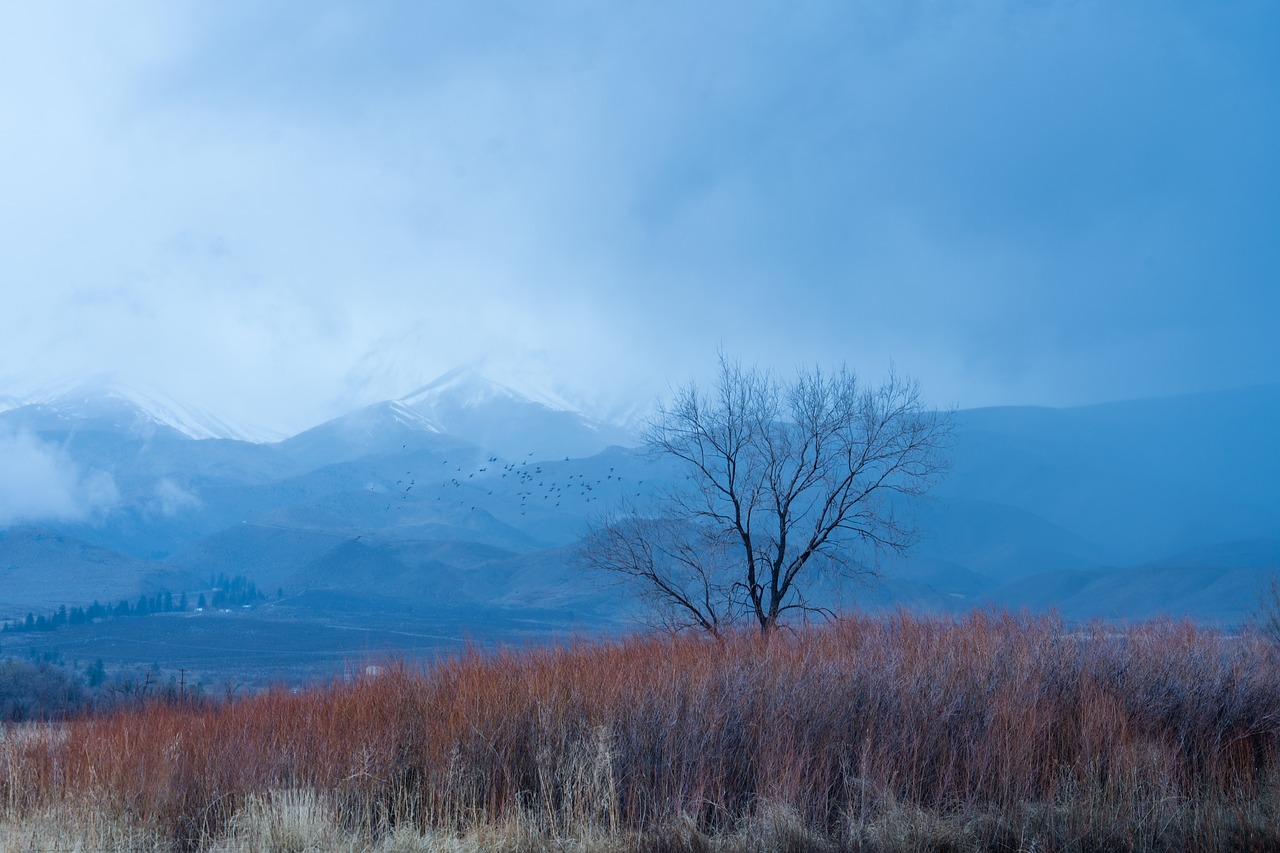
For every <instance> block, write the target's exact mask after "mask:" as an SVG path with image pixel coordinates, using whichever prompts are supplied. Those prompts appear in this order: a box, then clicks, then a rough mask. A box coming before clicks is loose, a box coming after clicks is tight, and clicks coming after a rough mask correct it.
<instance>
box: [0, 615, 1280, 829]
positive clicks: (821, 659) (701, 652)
mask: <svg viewBox="0 0 1280 853" xmlns="http://www.w3.org/2000/svg"><path fill="white" fill-rule="evenodd" d="M0 809H2V812H0V814H2V816H3V817H2V819H0V827H2V828H0V848H3V849H6V850H8V849H20V850H28V849H30V850H44V849H49V850H52V849H59V850H67V849H85V850H89V849H102V848H117V849H138V850H240V849H243V850H278V851H285V850H289V851H302V850H388V851H389V850H400V851H410V850H459V851H461V850H481V849H485V850H488V849H499V850H583V851H589V850H609V851H621V850H669V851H683V850H687V851H703V850H706V851H712V850H715V851H738V850H743V851H745V850H757V849H771V850H796V851H800V850H830V851H837V850H957V851H959V850H1037V851H1050V850H1072V851H1077V850H1078V851H1090V850H1099V851H1100V850H1117V849H1126V850H1170V851H1172V850H1187V849H1217V850H1235V849H1238V850H1255V849H1257V850H1264V849H1276V848H1277V847H1280V654H1278V653H1277V650H1276V649H1275V648H1274V647H1272V646H1271V645H1269V644H1267V643H1265V642H1263V641H1262V640H1261V638H1259V637H1256V636H1253V635H1250V634H1244V635H1240V636H1228V635H1224V634H1220V633H1215V632H1211V631H1208V630H1205V629H1201V628H1197V627H1194V626H1192V625H1190V624H1186V623H1175V622H1158V623H1148V624H1143V625H1139V626H1134V627H1130V628H1127V629H1125V630H1123V631H1117V630H1116V629H1115V628H1113V627H1109V626H1105V625H1096V626H1092V627H1089V628H1086V629H1078V628H1075V627H1068V626H1067V625H1065V624H1063V623H1062V622H1060V621H1058V620H1055V619H1052V618H1041V617H1034V618H1033V617H1024V616H1013V615H1009V614H1003V613H975V614H972V615H969V616H966V617H964V618H961V619H927V618H923V617H915V616H909V615H904V614H899V615H896V616H893V617H890V618H884V619H871V618H847V619H842V620H839V621H838V622H835V623H832V624H830V625H826V626H822V627H814V628H804V629H800V630H797V631H794V632H793V631H783V632H780V633H778V634H776V635H774V636H772V637H771V638H768V639H767V640H766V639H762V638H760V637H758V636H754V635H749V634H744V635H739V636H733V637H729V638H727V639H725V640H724V641H722V642H717V641H712V640H707V639H703V638H698V637H668V636H640V637H632V638H629V639H625V640H619V641H616V642H596V643H579V644H571V645H560V646H553V647H541V648H532V649H524V650H521V649H514V648H512V649H507V650H491V651H487V652H481V651H476V650H473V651H470V652H465V653H462V654H458V655H454V656H451V657H447V658H442V659H441V660H440V661H438V662H437V663H435V664H433V665H430V666H426V667H422V666H419V665H417V664H409V663H402V664H398V665H397V664H395V663H391V664H389V665H387V666H385V668H383V669H381V670H379V671H376V672H375V673H374V674H363V675H360V676H359V677H357V678H356V679H355V680H354V681H351V682H342V681H335V682H334V683H332V684H331V685H329V686H324V687H315V688H312V689H309V690H305V691H302V692H297V693H295V692H290V691H288V690H285V689H279V690H273V691H270V692H266V693H263V694H259V695H252V696H247V697H244V698H240V699H237V700H235V701H230V702H221V703H209V702H170V703H151V704H148V705H145V706H144V707H141V708H138V709H135V710H132V711H119V712H115V713H112V714H111V715H108V716H102V717H97V718H90V719H83V720H74V721H70V722H67V723H64V724H59V725H57V726H34V727H30V726H29V727H26V728H23V729H11V730H9V731H8V732H7V733H6V739H5V741H4V742H3V746H2V747H0Z"/></svg>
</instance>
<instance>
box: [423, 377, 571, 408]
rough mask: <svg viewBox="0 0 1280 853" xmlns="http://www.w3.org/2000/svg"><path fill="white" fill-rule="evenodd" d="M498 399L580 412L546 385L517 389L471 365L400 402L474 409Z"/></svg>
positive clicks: (435, 406)
mask: <svg viewBox="0 0 1280 853" xmlns="http://www.w3.org/2000/svg"><path fill="white" fill-rule="evenodd" d="M498 401H514V402H519V403H536V404H538V405H540V406H544V407H546V408H548V409H551V410H552V411H557V412H575V413H579V414H580V412H578V408H577V407H575V406H574V405H573V404H572V403H570V402H569V401H567V400H565V399H564V398H563V397H561V396H559V395H557V394H555V393H554V392H552V391H548V390H545V389H532V388H525V389H523V390H520V391H517V390H516V389H515V388H512V387H511V386H510V385H505V384H503V383H501V382H495V381H494V380H492V379H489V378H487V377H485V376H482V375H480V374H479V373H477V372H476V371H475V370H472V369H471V368H469V367H458V368H455V369H453V370H450V371H449V372H448V373H445V374H444V375H442V376H440V377H438V378H437V379H435V380H434V381H432V382H430V383H428V384H427V385H424V386H423V387H421V388H419V389H418V390H417V391H414V392H413V393H411V394H406V395H405V396H403V397H401V398H400V399H399V401H398V402H400V403H403V404H404V405H406V406H410V407H412V408H414V409H418V410H432V409H446V410H447V409H475V408H478V407H480V406H485V405H489V404H492V403H494V402H498Z"/></svg>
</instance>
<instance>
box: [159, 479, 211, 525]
mask: <svg viewBox="0 0 1280 853" xmlns="http://www.w3.org/2000/svg"><path fill="white" fill-rule="evenodd" d="M148 505H149V507H150V508H151V509H153V510H155V511H158V512H159V513H160V514H161V515H163V516H165V517H166V518H172V517H173V516H175V515H177V514H178V513H180V512H182V511H183V510H188V509H195V508H196V507H198V506H200V498H199V497H197V496H196V495H195V494H194V493H192V492H189V491H187V490H186V489H184V488H182V487H181V486H179V485H178V484H177V483H175V482H173V480H170V479H169V478H168V477H165V478H163V479H161V480H157V481H156V487H155V492H154V494H153V495H152V500H151V501H150V502H149V504H148Z"/></svg>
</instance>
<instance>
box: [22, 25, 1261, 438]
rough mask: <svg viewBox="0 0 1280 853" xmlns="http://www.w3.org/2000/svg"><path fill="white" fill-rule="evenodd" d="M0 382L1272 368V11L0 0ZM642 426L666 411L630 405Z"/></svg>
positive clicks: (231, 401) (1034, 377) (943, 375)
mask: <svg viewBox="0 0 1280 853" xmlns="http://www.w3.org/2000/svg"><path fill="white" fill-rule="evenodd" d="M0 7H2V8H3V20H4V26H3V27H0V277H2V278H0V287H2V292H3V306H0V308H2V313H0V317H2V318H3V319H2V320H0V324H2V331H3V333H2V334H0V367H2V368H3V369H2V370H0V374H2V375H0V381H3V380H11V381H14V382H17V383H24V382H29V381H32V380H40V381H42V380H44V379H47V378H53V377H64V376H67V375H73V374H79V373H90V372H98V371H103V370H109V371H118V372H120V373H121V374H123V375H125V376H128V377H133V378H134V379H136V380H138V381H140V382H145V383H149V384H152V385H155V386H158V387H160V388H162V389H165V390H167V391H169V392H170V393H171V394H173V395H174V396H175V397H177V398H179V399H181V400H184V401H187V402H190V403H192V404H194V405H196V406H200V407H204V408H206V409H209V410H211V411H213V412H215V413H218V414H222V415H224V416H227V417H231V418H235V419H239V420H242V421H248V422H250V423H256V424H259V425H263V426H267V427H272V428H275V429H278V430H281V431H286V432H288V431H293V430H296V429H300V428H303V427H306V426H309V425H311V424H313V423H315V422H317V421H319V420H321V419H323V418H324V417H327V416H330V415H333V414H336V413H338V412H339V411H341V410H343V409H345V408H347V407H349V406H351V405H354V404H357V403H363V402H372V401H374V400H379V399H386V398H389V397H393V396H399V395H401V394H404V393H407V392H409V391H411V390H413V389H414V388H415V387H416V386H418V385H421V384H423V383H425V382H427V381H429V380H430V379H432V378H434V377H435V376H436V375H437V374H439V373H441V372H443V371H445V370H447V369H449V368H451V367H454V366H455V365H459V364H464V363H471V364H478V365H480V366H481V368H482V369H483V370H488V371H490V372H492V373H494V374H495V375H497V376H500V377H508V378H515V379H519V380H521V381H529V382H532V383H537V384H542V385H546V386H551V387H554V388H555V389H557V390H560V391H563V392H567V393H570V394H573V395H578V396H583V397H588V398H593V399H608V398H610V397H617V398H620V399H625V398H626V397H628V396H630V395H637V394H638V395H640V396H642V397H645V396H646V395H652V394H653V393H655V391H660V390H661V389H663V388H666V387H667V385H668V383H676V382H679V381H681V380H683V379H685V378H688V377H691V376H697V375H700V374H705V373H706V372H708V370H709V369H710V367H711V366H712V364H713V362H714V359H715V354H716V349H717V347H718V346H723V347H724V348H725V349H726V350H727V351H729V352H731V353H737V354H740V355H742V356H743V357H744V358H745V359H746V360H748V361H758V362H759V363H761V364H764V365H770V366H774V367H777V368H780V369H783V370H784V371H786V370H790V369H791V368H792V367H794V366H795V365H797V364H800V363H813V362H821V363H827V364H831V363H838V362H840V361H847V362H849V363H850V364H851V365H853V366H855V367H857V368H859V369H860V370H861V371H862V372H864V373H866V374H868V375H872V376H875V375H878V374H879V373H881V372H882V371H883V370H884V369H885V367H886V366H887V365H888V364H889V362H890V360H892V361H894V362H895V363H896V365H897V367H898V369H899V370H900V371H901V372H904V373H908V374H911V375H914V376H916V377H918V378H919V379H920V380H921V382H922V384H923V387H924V391H925V393H926V395H927V396H928V397H929V398H930V399H932V400H935V401H937V402H939V403H946V404H958V405H960V406H964V407H967V406H976V405H985V404H992V403H1044V404H1051V405H1064V404H1075V403H1084V402H1097V401H1102V400H1109V399H1117V398H1124V397H1133V396H1151V395H1158V394H1166V393H1176V392H1181V391H1192V390H1204V389H1212V388H1223V387H1237V386H1242V385H1249V384H1256V383H1262V382H1276V381H1280V332H1278V327H1280V157H1277V155H1276V152H1277V151H1280V50H1277V47H1276V46H1277V45H1280V4H1277V3H1274V2H1269V0H1259V2H1231V0H1223V2H1215V3H1201V2H1195V3H1177V2H1169V0H1161V2H1126V0H1102V1H1101V2H1065V0H1064V2H1056V0H1019V2H1008V3H1002V2H909V0H884V2H879V0H875V1H874V2H873V1H872V0H868V2H859V0H841V2H833V3H821V2H811V3H792V2H788V3H781V2H779V3H744V2H740V0H734V2H723V3H687V2H682V3H655V2H646V3H629V4H628V3H621V2H618V3H614V2H607V3H599V2H534V3H530V2H524V1H523V0H520V2H512V3H508V4H501V3H483V2H475V0H463V2H404V3H395V2H382V3H379V2H318V1H317V0H306V2H296V3H288V2H271V3H261V2H257V0H254V2H228V0H218V2H204V3H181V2H173V0H161V2H154V3H146V2H125V0H116V2H111V3H78V4H71V3H19V2H2V3H0ZM647 398H651V397H647Z"/></svg>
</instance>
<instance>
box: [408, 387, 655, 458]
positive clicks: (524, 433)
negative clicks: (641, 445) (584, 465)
mask: <svg viewBox="0 0 1280 853" xmlns="http://www.w3.org/2000/svg"><path fill="white" fill-rule="evenodd" d="M396 402H397V403H399V404H400V405H403V406H405V407H407V408H409V409H411V410H412V411H414V412H417V413H419V414H420V415H422V416H424V417H427V418H429V419H431V420H432V421H434V422H436V423H439V424H440V425H441V427H442V428H443V429H444V431H446V432H448V433H449V434H451V435H453V436H455V437H457V438H460V439H463V440H465V441H469V442H471V443H473V444H475V445H478V446H479V447H482V448H484V449H485V450H487V451H492V452H494V453H497V454H498V455H500V456H503V457H505V458H508V459H524V458H527V457H529V456H533V457H536V458H538V459H552V458H558V457H565V456H571V457H584V456H590V455H592V454H595V453H599V452H600V451H601V450H604V449H605V448H606V447H609V446H611V445H623V446H627V445H634V444H635V443H636V440H635V436H634V435H633V434H632V433H631V431H629V430H627V429H625V428H623V427H619V426H617V425H614V424H609V423H604V422H601V421H598V420H595V419H594V418H591V417H590V416H588V415H586V414H584V413H583V412H582V411H581V410H579V409H578V408H577V407H575V406H574V405H573V404H572V403H570V402H569V401H567V400H565V399H564V398H563V397H560V396H559V395H557V394H555V393H554V392H551V391H546V390H540V389H539V390H517V389H515V388H513V387H511V386H510V385H505V384H503V383H501V382H495V381H493V380H491V379H488V378H486V377H485V376H482V375H481V374H479V373H477V372H476V371H474V370H471V369H470V368H459V369H456V370H452V371H450V372H448V373H446V374H444V375H443V376H441V377H440V378H438V379H436V380H435V381H434V382H431V383H430V384H428V385H425V386H423V387H422V388H419V389H418V390H417V391H414V392H412V393H410V394H406V395H405V396H403V397H401V398H400V399H399V400H397V401H396Z"/></svg>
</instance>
